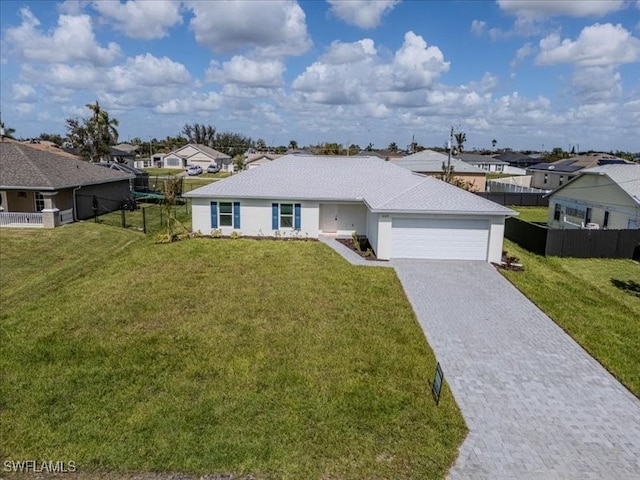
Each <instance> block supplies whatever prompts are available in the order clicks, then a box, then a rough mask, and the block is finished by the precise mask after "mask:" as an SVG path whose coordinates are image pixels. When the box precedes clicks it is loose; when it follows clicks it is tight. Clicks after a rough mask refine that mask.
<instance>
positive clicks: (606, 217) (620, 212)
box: [547, 164, 640, 230]
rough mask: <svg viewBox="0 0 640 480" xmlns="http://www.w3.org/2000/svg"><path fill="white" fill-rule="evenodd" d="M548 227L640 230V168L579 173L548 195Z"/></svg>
mask: <svg viewBox="0 0 640 480" xmlns="http://www.w3.org/2000/svg"><path fill="white" fill-rule="evenodd" d="M547 223H548V224H549V227H550V228H606V229H615V230H620V229H639V228H640V165H634V164H625V165H622V164H613V165H603V166H600V167H596V168H590V169H587V170H582V171H581V172H580V174H579V175H578V176H577V177H575V178H574V179H572V180H571V181H569V182H568V183H566V184H564V185H563V186H562V187H560V188H558V189H557V190H555V191H554V192H552V193H551V194H550V195H549V217H548V222H547ZM589 224H591V225H589Z"/></svg>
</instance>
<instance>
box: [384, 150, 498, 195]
mask: <svg viewBox="0 0 640 480" xmlns="http://www.w3.org/2000/svg"><path fill="white" fill-rule="evenodd" d="M448 159H449V156H448V155H445V154H443V153H439V152H436V151H434V150H429V149H426V150H422V151H420V152H417V153H414V154H411V155H407V156H406V157H402V158H399V159H397V160H392V163H393V164H394V165H397V166H399V167H402V168H406V169H407V170H411V171H412V172H416V173H422V174H424V175H429V176H430V177H436V178H441V177H442V174H443V168H442V166H443V165H447V161H448ZM451 166H452V167H453V175H454V177H456V178H458V179H460V180H463V181H465V182H468V183H469V184H470V185H472V186H473V189H474V191H476V192H484V191H485V189H486V183H487V172H485V171H484V170H482V169H481V168H478V167H474V166H472V165H469V164H468V163H466V162H463V161H462V160H458V159H457V158H454V157H451Z"/></svg>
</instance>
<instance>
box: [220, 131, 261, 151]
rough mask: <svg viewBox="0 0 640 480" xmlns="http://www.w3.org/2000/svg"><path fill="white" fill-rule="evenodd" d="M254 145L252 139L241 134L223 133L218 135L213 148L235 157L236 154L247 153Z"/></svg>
mask: <svg viewBox="0 0 640 480" xmlns="http://www.w3.org/2000/svg"><path fill="white" fill-rule="evenodd" d="M252 144H253V141H252V140H251V138H250V137H245V136H244V135H242V134H241V133H233V132H222V133H217V134H216V140H215V143H214V145H213V148H215V149H216V150H218V151H220V152H222V153H226V154H227V155H229V156H232V157H233V156H234V155H235V154H236V153H244V152H246V151H247V150H248V149H249V148H250V147H251V146H252Z"/></svg>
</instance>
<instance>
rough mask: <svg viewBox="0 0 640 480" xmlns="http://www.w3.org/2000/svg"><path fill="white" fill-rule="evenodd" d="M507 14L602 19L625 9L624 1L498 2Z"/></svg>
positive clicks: (516, 0) (522, 0)
mask: <svg viewBox="0 0 640 480" xmlns="http://www.w3.org/2000/svg"><path fill="white" fill-rule="evenodd" d="M497 2H498V5H499V6H500V8H501V9H502V10H504V11H505V12H508V13H511V14H514V15H518V16H521V17H533V18H546V17H553V16H560V15H562V16H568V17H600V16H603V15H606V14H608V13H612V12H616V11H618V10H620V9H622V8H623V7H624V0H587V1H576V0H553V1H549V0H497Z"/></svg>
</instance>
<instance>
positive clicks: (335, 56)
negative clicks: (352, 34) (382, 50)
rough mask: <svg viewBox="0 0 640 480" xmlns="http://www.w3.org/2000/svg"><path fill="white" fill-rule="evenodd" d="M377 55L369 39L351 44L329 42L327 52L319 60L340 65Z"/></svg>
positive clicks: (336, 41)
mask: <svg viewBox="0 0 640 480" xmlns="http://www.w3.org/2000/svg"><path fill="white" fill-rule="evenodd" d="M377 53H378V52H377V51H376V47H375V43H374V41H373V40H371V39H370V38H365V39H363V40H358V41H357V42H353V43H343V42H340V41H339V40H335V41H333V42H331V46H330V47H329V50H328V51H327V53H325V54H324V55H323V56H322V57H321V59H320V60H321V61H322V62H323V63H330V64H333V65H341V64H343V63H355V62H359V61H361V60H365V59H366V58H367V57H371V56H375V55H376V54H377Z"/></svg>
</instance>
